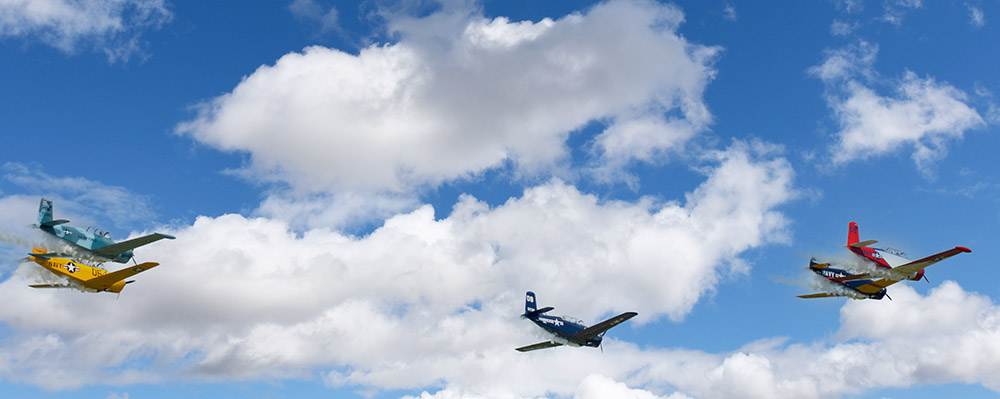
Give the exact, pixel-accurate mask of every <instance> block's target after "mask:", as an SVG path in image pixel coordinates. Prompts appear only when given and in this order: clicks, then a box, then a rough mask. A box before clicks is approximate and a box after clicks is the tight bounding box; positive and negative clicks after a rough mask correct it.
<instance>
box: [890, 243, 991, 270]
mask: <svg viewBox="0 0 1000 399" xmlns="http://www.w3.org/2000/svg"><path fill="white" fill-rule="evenodd" d="M962 252H972V251H971V250H970V249H968V248H966V247H955V248H952V249H949V250H947V251H944V252H941V253H939V254H934V255H931V256H928V257H926V258H923V259H920V260H915V261H913V262H910V263H907V264H905V265H900V266H896V267H894V268H892V271H893V272H894V273H896V272H898V273H899V274H900V275H901V276H909V275H911V274H913V273H916V272H917V271H919V270H920V269H923V268H925V267H927V266H930V265H933V264H935V263H938V262H940V261H943V260H945V259H948V258H950V257H952V256H955V255H958V254H960V253H962Z"/></svg>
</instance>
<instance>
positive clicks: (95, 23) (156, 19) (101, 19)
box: [0, 0, 173, 62]
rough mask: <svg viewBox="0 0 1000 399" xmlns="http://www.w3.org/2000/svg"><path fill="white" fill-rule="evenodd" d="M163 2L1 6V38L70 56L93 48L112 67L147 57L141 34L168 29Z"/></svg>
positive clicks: (27, 0) (43, 0) (58, 1)
mask: <svg viewBox="0 0 1000 399" xmlns="http://www.w3.org/2000/svg"><path fill="white" fill-rule="evenodd" d="M172 18H173V14H172V13H171V12H170V10H169V9H168V7H167V4H166V2H165V0H92V1H71V0H22V1H3V2H0V37H16V38H21V39H24V40H27V41H34V40H38V41H41V42H43V43H45V44H48V45H50V46H52V47H55V48H57V49H59V50H61V51H63V52H66V53H77V52H79V51H81V50H82V49H86V48H93V49H94V50H96V51H99V52H103V53H105V55H107V57H108V61H110V62H116V61H128V60H129V58H130V57H132V56H133V55H137V54H138V55H141V54H142V53H143V42H142V39H141V37H142V34H143V33H144V32H145V31H147V30H151V29H158V28H160V27H161V26H162V25H163V24H165V23H169V22H170V21H171V19H172Z"/></svg>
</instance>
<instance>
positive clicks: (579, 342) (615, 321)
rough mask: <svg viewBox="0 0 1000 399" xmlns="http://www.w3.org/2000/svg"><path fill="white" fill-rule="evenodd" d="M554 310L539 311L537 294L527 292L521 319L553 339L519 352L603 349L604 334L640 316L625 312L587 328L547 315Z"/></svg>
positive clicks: (523, 348)
mask: <svg viewBox="0 0 1000 399" xmlns="http://www.w3.org/2000/svg"><path fill="white" fill-rule="evenodd" d="M552 309H553V308H552V307H551V306H550V307H545V308H541V309H538V308H537V307H536V306H535V293H534V292H531V291H528V292H527V294H526V296H525V298H524V314H523V315H521V317H524V318H526V319H528V320H531V322H532V323H535V324H536V325H538V326H539V327H541V328H542V329H543V330H545V331H546V332H548V333H549V334H552V339H550V340H548V341H542V342H539V343H537V344H533V345H528V346H522V347H520V348H517V350H518V351H519V352H528V351H533V350H538V349H545V348H551V347H553V346H560V345H569V346H589V347H592V348H593V347H601V342H602V340H603V339H604V333H606V332H608V330H610V329H611V327H614V326H617V325H619V324H621V323H622V322H624V321H625V320H628V319H631V318H633V317H635V316H636V315H638V313H636V312H625V313H622V314H620V315H618V316H615V317H612V318H610V319H607V320H605V321H602V322H600V323H597V324H594V325H592V326H590V327H587V325H585V324H583V322H582V321H579V320H576V319H573V318H570V317H568V316H562V317H557V316H549V315H546V314H545V313H546V312H548V311H550V310H552ZM601 350H602V351H603V350H604V348H603V347H601Z"/></svg>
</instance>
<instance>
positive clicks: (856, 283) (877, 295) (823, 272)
mask: <svg viewBox="0 0 1000 399" xmlns="http://www.w3.org/2000/svg"><path fill="white" fill-rule="evenodd" d="M809 270H811V271H812V272H814V273H816V274H818V275H820V276H823V277H825V278H826V279H827V280H828V281H829V282H830V283H833V284H836V285H838V286H840V287H843V288H845V289H848V290H851V291H853V292H855V293H857V294H858V296H859V297H864V298H869V299H882V298H883V297H885V293H886V290H885V288H882V289H880V290H878V291H873V292H865V291H862V290H860V289H859V288H860V287H862V286H865V285H867V284H868V283H871V282H872V281H874V280H872V279H864V278H856V279H848V280H846V281H844V280H842V279H843V278H845V277H849V276H856V275H858V274H859V273H858V272H857V271H856V270H849V269H839V268H835V267H830V265H829V264H827V263H817V262H816V261H815V260H811V261H809Z"/></svg>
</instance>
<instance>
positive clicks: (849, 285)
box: [798, 222, 972, 300]
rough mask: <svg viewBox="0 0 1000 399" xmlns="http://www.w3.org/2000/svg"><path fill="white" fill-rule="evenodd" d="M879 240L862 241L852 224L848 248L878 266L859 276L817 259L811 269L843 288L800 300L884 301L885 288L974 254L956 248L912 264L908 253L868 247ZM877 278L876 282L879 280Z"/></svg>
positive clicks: (920, 276)
mask: <svg viewBox="0 0 1000 399" xmlns="http://www.w3.org/2000/svg"><path fill="white" fill-rule="evenodd" d="M876 242H878V241H875V240H868V241H860V237H859V235H858V224H857V223H855V222H851V223H850V225H848V230H847V248H848V249H850V250H851V252H854V253H855V254H858V255H860V256H861V257H863V258H864V259H865V260H866V261H868V262H871V263H873V264H874V266H875V271H874V272H869V273H858V272H857V271H856V270H854V269H838V268H834V267H830V264H829V263H819V262H817V261H816V259H815V258H813V259H811V260H809V270H810V271H812V272H814V273H816V274H818V275H820V276H823V277H826V279H827V280H828V281H830V282H833V283H835V284H836V285H835V287H841V288H842V289H837V290H836V291H835V292H819V293H815V294H808V295H799V296H798V297H799V298H825V297H832V296H848V297H852V298H855V299H876V300H879V299H882V298H883V297H887V298H889V299H892V297H889V296H888V294H886V287H888V286H890V285H893V284H896V283H898V282H900V281H903V280H914V281H919V280H920V279H921V278H923V279H925V280H926V279H927V277H924V268H926V267H927V266H930V265H933V264H935V263H938V262H940V261H942V260H945V259H948V258H950V257H952V256H955V255H958V254H960V253H963V252H972V250H970V249H969V248H966V247H955V248H952V249H949V250H947V251H943V252H940V253H937V254H934V255H931V256H928V257H926V258H922V259H919V260H915V261H910V260H909V259H907V258H906V254H904V253H903V252H901V251H898V250H895V249H892V248H873V247H869V245H872V244H874V243H876ZM876 278H877V280H876Z"/></svg>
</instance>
